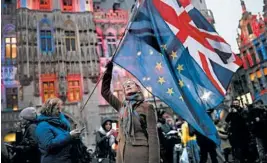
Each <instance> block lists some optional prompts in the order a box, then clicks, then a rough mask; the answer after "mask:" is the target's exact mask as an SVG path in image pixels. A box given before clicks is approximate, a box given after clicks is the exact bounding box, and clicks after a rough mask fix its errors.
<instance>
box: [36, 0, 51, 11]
mask: <svg viewBox="0 0 267 163" xmlns="http://www.w3.org/2000/svg"><path fill="white" fill-rule="evenodd" d="M50 5H51V4H50V0H40V3H39V9H41V10H49V9H50Z"/></svg>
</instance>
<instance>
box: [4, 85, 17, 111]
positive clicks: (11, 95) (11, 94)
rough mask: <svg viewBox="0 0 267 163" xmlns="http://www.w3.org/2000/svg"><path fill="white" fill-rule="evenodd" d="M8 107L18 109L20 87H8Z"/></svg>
mask: <svg viewBox="0 0 267 163" xmlns="http://www.w3.org/2000/svg"><path fill="white" fill-rule="evenodd" d="M6 103H7V109H12V110H18V89H17V88H6Z"/></svg>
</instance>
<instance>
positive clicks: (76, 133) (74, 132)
mask: <svg viewBox="0 0 267 163" xmlns="http://www.w3.org/2000/svg"><path fill="white" fill-rule="evenodd" d="M80 135H81V131H80V130H79V129H74V130H72V131H70V136H71V137H72V138H77V137H79V136H80Z"/></svg>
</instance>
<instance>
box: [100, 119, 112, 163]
mask: <svg viewBox="0 0 267 163" xmlns="http://www.w3.org/2000/svg"><path fill="white" fill-rule="evenodd" d="M111 127H112V120H111V119H109V118H104V119H103V120H102V123H101V126H100V128H99V130H98V131H97V133H96V155H97V158H108V159H110V160H113V161H115V153H114V151H113V150H112V145H113V144H114V143H115V137H114V136H113V134H114V132H115V130H113V129H112V128H111Z"/></svg>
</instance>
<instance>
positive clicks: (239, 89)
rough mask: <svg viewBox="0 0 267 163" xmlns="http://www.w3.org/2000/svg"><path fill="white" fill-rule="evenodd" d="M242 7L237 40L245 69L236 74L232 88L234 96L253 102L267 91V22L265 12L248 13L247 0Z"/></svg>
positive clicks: (243, 100) (246, 102)
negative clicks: (263, 13) (262, 13)
mask: <svg viewBox="0 0 267 163" xmlns="http://www.w3.org/2000/svg"><path fill="white" fill-rule="evenodd" d="M241 6H242V17H241V19H240V21H239V30H240V33H239V34H238V38H237V42H238V46H239V50H240V57H241V59H242V61H243V68H242V69H240V70H239V71H238V72H237V73H236V75H235V77H234V79H233V85H232V86H233V87H232V88H233V97H239V98H241V102H242V103H243V104H250V103H251V102H252V101H253V100H255V99H258V98H259V97H260V96H263V95H264V94H265V93H266V92H267V62H266V60H267V41H266V38H267V32H266V31H267V21H266V16H264V15H261V14H258V15H255V14H252V13H251V12H248V11H247V8H246V5H245V2H244V1H243V0H241ZM265 100H267V99H265ZM266 102H267V101H266Z"/></svg>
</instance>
